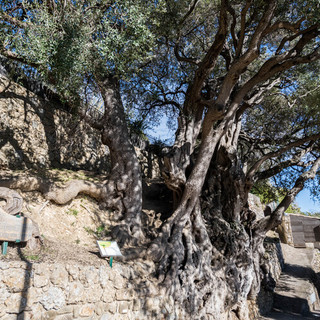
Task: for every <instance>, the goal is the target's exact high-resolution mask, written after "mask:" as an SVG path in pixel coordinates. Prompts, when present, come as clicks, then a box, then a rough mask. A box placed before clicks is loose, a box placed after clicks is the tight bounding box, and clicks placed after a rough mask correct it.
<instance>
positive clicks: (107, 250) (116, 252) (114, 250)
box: [97, 240, 122, 258]
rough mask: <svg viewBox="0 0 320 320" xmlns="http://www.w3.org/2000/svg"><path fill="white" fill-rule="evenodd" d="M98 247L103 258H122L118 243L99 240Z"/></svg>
mask: <svg viewBox="0 0 320 320" xmlns="http://www.w3.org/2000/svg"><path fill="white" fill-rule="evenodd" d="M97 245H98V247H99V251H100V254H101V257H103V258H104V257H119V256H122V253H121V252H120V249H119V246H118V244H117V242H116V241H105V240H97Z"/></svg>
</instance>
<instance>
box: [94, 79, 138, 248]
mask: <svg viewBox="0 0 320 320" xmlns="http://www.w3.org/2000/svg"><path fill="white" fill-rule="evenodd" d="M98 85H99V88H100V92H101V95H102V98H103V100H104V105H105V111H104V118H103V124H102V128H101V139H102V143H104V144H105V145H107V146H108V148H109V150H110V159H111V173H110V175H109V177H108V181H107V182H106V184H105V186H104V188H103V191H102V197H101V198H102V202H103V203H104V205H105V206H106V207H107V208H111V209H113V210H115V211H116V214H117V215H118V220H119V224H118V226H117V228H116V230H115V232H116V233H115V235H116V236H117V240H118V241H119V242H120V243H124V242H126V241H127V240H128V239H131V240H134V239H135V240H138V239H139V238H140V237H141V236H142V234H141V221H140V215H141V210H142V181H141V169H140V164H139V162H138V158H137V155H136V153H135V150H134V147H133V145H132V144H131V142H130V137H129V132H128V128H127V124H126V120H125V113H124V108H123V105H122V101H121V96H120V88H119V81H118V79H117V78H116V77H111V76H110V77H107V78H105V79H103V80H102V81H98Z"/></svg>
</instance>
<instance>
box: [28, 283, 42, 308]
mask: <svg viewBox="0 0 320 320" xmlns="http://www.w3.org/2000/svg"><path fill="white" fill-rule="evenodd" d="M41 295H42V290H41V289H40V288H34V287H31V288H30V289H29V290H28V291H27V292H26V299H27V306H28V307H31V306H32V305H33V304H34V303H37V302H38V301H39V299H40V297H41Z"/></svg>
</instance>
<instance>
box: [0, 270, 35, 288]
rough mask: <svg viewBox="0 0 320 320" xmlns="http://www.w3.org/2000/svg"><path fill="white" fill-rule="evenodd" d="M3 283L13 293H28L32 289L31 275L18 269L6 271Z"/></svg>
mask: <svg viewBox="0 0 320 320" xmlns="http://www.w3.org/2000/svg"><path fill="white" fill-rule="evenodd" d="M3 283H4V284H5V285H6V286H7V287H8V289H9V291H11V292H22V291H26V290H27V289H29V287H30V273H29V271H27V270H21V269H16V268H13V269H8V270H5V271H4V274H3Z"/></svg>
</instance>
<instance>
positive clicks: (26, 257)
mask: <svg viewBox="0 0 320 320" xmlns="http://www.w3.org/2000/svg"><path fill="white" fill-rule="evenodd" d="M24 258H25V259H26V260H31V261H39V260H40V257H39V256H38V255H37V254H31V255H25V256H24Z"/></svg>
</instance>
